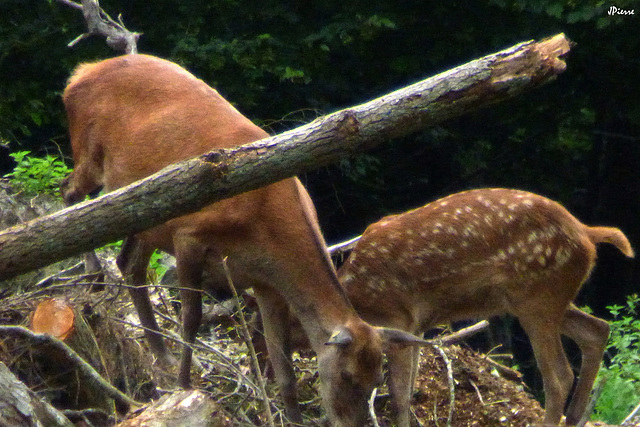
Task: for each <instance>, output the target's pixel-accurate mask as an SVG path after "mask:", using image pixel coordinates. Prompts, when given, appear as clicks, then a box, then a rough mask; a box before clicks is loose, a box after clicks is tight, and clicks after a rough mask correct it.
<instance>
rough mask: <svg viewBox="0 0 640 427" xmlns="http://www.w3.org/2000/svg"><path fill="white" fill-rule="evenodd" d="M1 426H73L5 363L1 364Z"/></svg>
mask: <svg viewBox="0 0 640 427" xmlns="http://www.w3.org/2000/svg"><path fill="white" fill-rule="evenodd" d="M0 425H3V426H5V425H6V426H10V425H15V426H34V427H35V426H59V427H72V426H73V424H72V423H71V422H70V421H69V420H68V419H67V418H66V417H65V416H64V415H62V413H60V412H59V411H58V410H57V409H55V408H54V407H52V406H51V405H49V404H48V403H45V402H43V401H42V400H40V399H39V398H38V397H37V396H36V395H35V393H33V392H32V391H31V390H29V389H28V388H27V386H25V385H24V384H23V383H21V382H20V381H19V380H18V379H17V378H16V377H15V375H13V374H12V373H11V371H9V369H8V368H7V367H6V366H5V364H4V363H0Z"/></svg>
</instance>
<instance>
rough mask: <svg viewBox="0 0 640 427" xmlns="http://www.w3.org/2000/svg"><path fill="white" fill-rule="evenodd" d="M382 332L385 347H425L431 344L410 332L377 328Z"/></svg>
mask: <svg viewBox="0 0 640 427" xmlns="http://www.w3.org/2000/svg"><path fill="white" fill-rule="evenodd" d="M376 329H378V331H379V332H380V337H381V338H382V342H383V343H384V344H385V345H387V346H388V345H390V344H395V345H400V346H425V345H429V344H431V343H430V342H429V341H425V340H424V339H422V338H420V337H417V336H415V335H413V334H411V333H409V332H405V331H401V330H400V329H393V328H376Z"/></svg>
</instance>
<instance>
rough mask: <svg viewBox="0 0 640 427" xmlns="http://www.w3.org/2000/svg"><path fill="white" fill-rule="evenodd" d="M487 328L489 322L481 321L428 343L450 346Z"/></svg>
mask: <svg viewBox="0 0 640 427" xmlns="http://www.w3.org/2000/svg"><path fill="white" fill-rule="evenodd" d="M488 327H489V322H488V321H486V320H482V321H480V322H478V323H476V324H475V325H471V326H469V327H466V328H463V329H460V330H459V331H456V332H454V333H452V334H449V335H443V336H441V337H437V338H434V339H433V340H429V341H430V342H433V343H436V344H443V345H450V344H453V343H455V342H458V341H461V340H463V339H465V338H468V337H470V336H471V335H474V334H477V333H478V332H480V331H483V330H484V329H486V328H488Z"/></svg>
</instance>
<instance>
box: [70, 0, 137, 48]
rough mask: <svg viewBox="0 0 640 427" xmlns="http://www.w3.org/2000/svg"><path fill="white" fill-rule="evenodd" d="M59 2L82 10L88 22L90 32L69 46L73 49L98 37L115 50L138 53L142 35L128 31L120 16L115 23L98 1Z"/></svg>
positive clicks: (77, 38)
mask: <svg viewBox="0 0 640 427" xmlns="http://www.w3.org/2000/svg"><path fill="white" fill-rule="evenodd" d="M57 1H58V3H61V4H64V5H66V6H69V7H72V8H74V9H79V10H82V13H83V14H84V19H85V21H86V22H87V30H88V31H87V32H86V33H85V34H81V35H80V36H78V37H76V38H75V39H74V40H73V41H71V42H70V43H69V44H68V45H67V46H69V47H73V46H75V45H76V44H77V43H78V42H80V41H82V40H84V39H86V38H87V37H90V36H93V35H97V36H103V37H105V38H106V39H107V45H109V47H110V48H112V49H113V50H116V51H122V52H125V53H130V54H134V53H137V52H138V48H137V41H138V38H139V37H140V33H136V32H131V31H129V30H127V28H126V27H125V26H124V24H123V22H122V17H121V16H118V22H116V21H114V20H113V19H112V18H111V17H110V16H109V15H108V14H107V13H106V12H105V11H104V10H102V9H101V8H100V5H99V4H98V0H82V4H78V3H76V2H73V1H71V0H57Z"/></svg>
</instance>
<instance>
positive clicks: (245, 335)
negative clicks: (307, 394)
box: [222, 257, 275, 427]
mask: <svg viewBox="0 0 640 427" xmlns="http://www.w3.org/2000/svg"><path fill="white" fill-rule="evenodd" d="M222 268H223V269H224V274H225V276H227V282H228V283H229V288H231V292H233V298H234V301H235V304H236V309H237V311H238V316H239V317H240V330H241V331H242V338H243V339H244V341H245V344H246V345H247V348H248V349H249V354H250V355H251V364H252V365H253V369H254V370H255V372H256V378H257V379H258V387H259V388H260V394H261V396H262V400H263V403H264V409H265V415H266V417H267V424H268V425H269V426H270V427H275V424H274V422H273V414H272V413H271V401H270V400H269V395H268V394H267V388H266V385H265V381H264V377H263V376H262V372H261V371H260V364H259V363H258V356H257V355H256V349H255V348H254V347H253V343H252V342H251V334H250V333H249V327H248V326H247V319H246V318H245V317H244V312H243V311H242V304H241V303H240V297H239V296H238V292H237V291H236V287H235V286H234V284H233V280H232V279H231V272H230V271H229V266H228V265H227V258H226V257H225V258H223V259H222Z"/></svg>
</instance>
